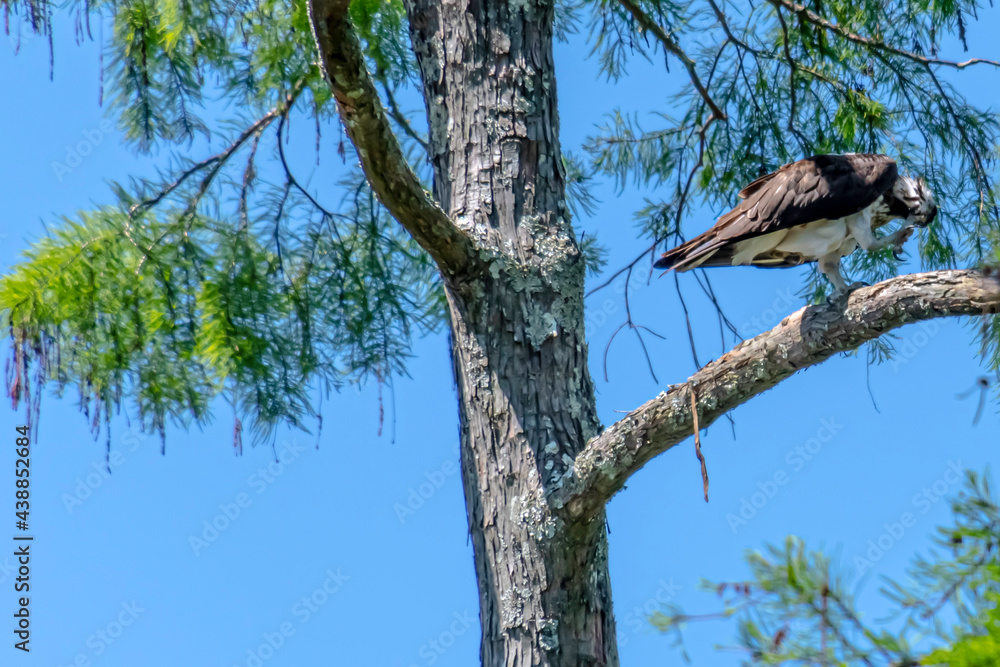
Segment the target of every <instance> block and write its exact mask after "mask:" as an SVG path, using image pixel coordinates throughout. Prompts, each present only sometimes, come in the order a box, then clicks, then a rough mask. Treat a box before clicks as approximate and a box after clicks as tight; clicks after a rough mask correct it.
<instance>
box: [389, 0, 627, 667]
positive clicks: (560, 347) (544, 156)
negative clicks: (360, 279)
mask: <svg viewBox="0 0 1000 667" xmlns="http://www.w3.org/2000/svg"><path fill="white" fill-rule="evenodd" d="M408 12H409V17H410V29H411V33H412V38H413V44H414V48H415V51H416V54H417V58H418V61H419V63H420V67H421V72H422V75H423V80H424V88H425V91H424V92H425V99H426V100H427V104H428V109H427V111H428V117H429V118H430V119H431V127H430V134H431V136H430V143H431V154H432V155H431V157H432V162H433V165H434V177H435V178H434V191H435V192H434V194H435V196H436V199H437V201H438V202H440V203H441V205H442V207H443V208H444V210H445V212H447V213H448V214H449V217H450V218H451V219H452V220H454V221H455V222H456V224H458V226H459V227H460V228H462V229H463V230H464V231H465V232H466V233H468V234H469V235H470V236H471V237H472V238H473V239H475V240H476V242H477V246H478V247H479V248H481V249H482V250H481V251H480V254H481V255H482V256H483V259H484V260H485V261H484V262H482V263H481V264H479V265H477V266H476V268H475V269H474V270H473V271H471V272H465V273H464V274H457V275H454V276H451V277H447V276H446V278H445V283H446V291H447V294H448V303H449V310H450V319H451V329H452V340H453V345H454V364H455V376H456V382H457V385H458V390H459V399H460V416H461V443H462V447H461V452H462V475H463V484H464V487H465V497H466V503H467V508H468V517H469V530H470V531H471V534H472V541H473V546H474V550H475V559H476V575H477V577H478V581H479V594H480V616H481V621H482V628H483V640H482V649H481V653H482V662H483V665H485V666H487V667H493V666H497V667H499V666H506V667H513V666H515V665H553V666H569V665H616V664H617V663H618V656H617V648H616V642H615V626H614V617H613V615H612V612H611V586H610V580H609V575H608V545H607V536H606V529H605V522H604V513H603V512H599V513H597V514H596V515H593V516H590V517H588V518H587V519H586V520H583V521H575V522H572V523H567V522H566V521H565V520H564V519H563V517H562V516H561V512H560V508H559V507H557V506H556V505H557V504H558V503H557V502H553V501H555V499H556V497H557V494H556V491H557V490H558V489H559V488H560V486H561V483H562V480H563V478H564V475H565V473H566V472H567V470H571V469H572V461H573V458H574V457H575V456H576V455H577V453H579V452H580V451H581V450H582V449H583V447H584V445H585V444H586V443H587V441H588V440H589V439H590V438H592V437H594V436H596V435H597V434H598V433H599V431H600V424H599V421H598V419H597V413H596V408H595V400H594V390H593V384H592V382H591V380H590V376H589V373H588V371H587V346H586V342H585V338H584V325H583V280H584V263H583V261H582V257H581V255H580V252H579V249H578V247H577V245H576V242H575V239H574V237H573V232H572V229H571V227H570V224H569V221H568V220H567V214H566V209H565V201H564V194H565V193H564V181H563V177H564V171H563V165H562V156H561V153H560V150H559V140H558V127H559V124H558V115H557V110H556V95H555V72H554V65H553V56H552V32H551V26H552V5H551V4H545V3H535V2H533V1H531V0H529V1H528V2H524V3H508V2H505V1H498V0H480V1H479V2H476V1H473V2H468V3H466V2H462V1H460V2H455V3H440V2H438V1H437V0H411V1H410V2H409V3H408Z"/></svg>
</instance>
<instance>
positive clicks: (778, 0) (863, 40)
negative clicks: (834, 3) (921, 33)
mask: <svg viewBox="0 0 1000 667" xmlns="http://www.w3.org/2000/svg"><path fill="white" fill-rule="evenodd" d="M768 2H770V3H771V4H772V5H774V6H775V7H776V8H777V7H784V8H785V9H789V10H791V11H793V12H795V13H797V14H798V15H799V16H801V17H802V18H804V19H805V20H806V21H809V22H810V23H812V24H814V25H818V26H820V27H821V28H825V29H826V30H829V31H830V32H832V33H834V34H837V35H840V36H841V37H843V38H844V39H846V40H848V41H849V42H854V43H855V44H861V45H863V46H866V47H868V48H870V49H877V50H879V51H884V52H886V53H892V54H894V55H897V56H902V57H903V58H907V59H908V60H912V61H914V62H918V63H921V64H923V65H943V66H945V67H953V68H955V69H965V68H966V67H970V66H972V65H979V64H983V65H992V66H993V67H1000V62H997V61H996V60H986V59H985V58H970V59H969V60H966V61H963V62H956V61H954V60H942V59H941V58H926V57H924V56H921V55H919V54H916V53H913V52H912V51H907V50H905V49H898V48H896V47H894V46H889V45H888V44H886V43H885V42H881V41H878V40H876V39H871V38H869V37H862V36H861V35H856V34H854V33H853V32H851V31H850V30H848V29H846V28H844V27H843V26H839V25H837V24H836V23H832V22H830V21H828V20H826V19H825V18H823V17H822V16H820V15H819V14H817V13H815V12H813V11H812V10H811V9H808V8H806V7H803V6H802V5H800V4H797V3H795V2H792V1H791V0H768Z"/></svg>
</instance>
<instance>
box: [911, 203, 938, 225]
mask: <svg viewBox="0 0 1000 667" xmlns="http://www.w3.org/2000/svg"><path fill="white" fill-rule="evenodd" d="M936 217H937V207H936V206H935V207H934V208H933V209H932V210H931V212H930V213H929V214H928V215H927V216H926V217H925V216H915V215H910V216H908V217H907V219H906V221H907V222H908V223H910V224H911V225H913V226H914V227H920V228H923V227H926V226H927V225H929V224H931V223H932V222H934V218H936Z"/></svg>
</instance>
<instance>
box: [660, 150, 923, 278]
mask: <svg viewBox="0 0 1000 667" xmlns="http://www.w3.org/2000/svg"><path fill="white" fill-rule="evenodd" d="M739 196H740V199H741V200H742V201H740V203H739V204H737V205H736V208H734V209H733V210H732V211H730V212H729V213H726V214H725V215H723V216H722V217H721V218H719V220H718V222H716V223H715V225H714V226H713V227H712V228H711V229H709V230H708V231H707V232H705V233H704V234H701V235H699V236H697V237H695V238H693V239H691V240H690V241H688V242H686V243H683V244H681V245H679V246H677V247H676V248H674V249H673V250H669V251H667V252H665V253H663V256H662V257H660V259H659V260H657V261H656V263H655V264H654V265H653V266H655V267H656V268H658V269H674V270H675V271H690V270H691V269H694V268H698V267H707V266H738V265H741V264H745V265H752V266H762V267H789V266H798V265H799V264H803V263H804V262H819V270H820V272H822V273H823V275H825V276H826V277H827V279H828V280H829V281H830V283H831V284H832V285H833V287H834V289H835V290H836V293H837V294H838V295H839V294H844V293H846V292H848V291H850V289H851V288H852V287H854V286H853V285H852V286H848V284H847V282H846V281H845V280H844V278H843V276H841V275H840V258H841V257H843V256H845V255H849V254H850V253H852V252H853V251H854V250H855V248H857V247H858V246H861V247H862V248H864V249H865V250H879V249H881V248H885V247H887V246H890V245H891V246H892V247H893V253H894V254H897V255H898V254H899V252H901V251H902V246H903V243H905V242H906V240H907V239H909V238H910V235H911V234H913V230H914V229H915V228H917V227H926V226H927V225H928V224H930V222H931V221H932V220H933V219H934V216H935V215H937V205H936V204H935V203H934V197H933V195H932V194H931V192H930V190H929V189H928V188H927V184H926V183H924V181H923V179H913V178H909V177H907V176H900V175H899V173H898V171H897V169H896V163H895V162H894V161H893V160H892V158H890V157H888V156H886V155H869V154H858V153H848V154H847V155H814V156H813V157H808V158H806V159H804V160H799V161H798V162H793V163H791V164H786V165H785V166H784V167H781V168H780V169H778V171H776V172H774V173H772V174H767V175H766V176H762V177H760V178H758V179H757V180H756V181H754V182H753V183H751V184H750V185H748V186H746V187H745V188H743V190H742V191H740V194H739ZM898 218H904V219H905V220H906V222H907V223H908V224H907V225H906V226H905V227H902V228H900V229H899V230H897V231H896V232H893V233H892V234H889V235H887V236H884V237H882V238H876V236H875V230H876V229H878V228H879V227H881V226H883V225H885V224H886V223H888V222H889V221H891V220H895V219H898Z"/></svg>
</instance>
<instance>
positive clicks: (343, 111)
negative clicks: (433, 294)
mask: <svg viewBox="0 0 1000 667" xmlns="http://www.w3.org/2000/svg"><path fill="white" fill-rule="evenodd" d="M349 5H350V0H310V2H309V18H310V21H311V23H312V28H313V34H314V36H315V37H316V43H317V46H318V48H319V52H320V55H321V58H322V61H323V70H324V72H325V74H326V77H327V81H328V82H329V83H330V88H331V89H332V91H333V96H334V99H336V100H337V107H338V109H339V110H340V117H341V119H342V120H343V122H344V127H345V128H346V129H347V134H348V136H349V137H350V138H351V141H352V142H353V143H354V146H355V148H356V149H357V152H358V155H359V156H360V158H361V166H362V168H363V169H364V171H365V176H367V178H368V182H369V183H371V186H372V189H373V190H374V191H375V194H376V195H377V196H378V198H379V200H380V201H381V202H382V204H384V205H385V207H386V208H387V209H388V210H389V212H390V213H391V214H392V216H393V217H394V218H395V219H396V220H397V221H398V222H399V223H400V224H401V225H403V227H405V228H406V230H407V231H408V232H409V233H410V234H411V235H412V236H413V238H414V239H416V241H417V243H419V244H420V245H421V246H422V247H423V248H424V250H426V251H427V252H428V253H430V255H431V257H433V258H434V260H435V261H436V262H437V264H438V267H439V268H440V269H441V270H442V271H443V272H444V273H445V274H447V275H455V274H457V273H459V272H461V271H462V270H463V269H465V268H466V267H467V266H468V265H469V263H470V262H471V261H472V260H473V258H474V257H475V254H474V248H473V244H472V241H471V240H470V239H469V237H468V236H467V235H466V234H465V233H464V232H462V231H461V230H460V229H459V228H458V227H457V226H455V224H454V223H453V222H452V221H451V219H450V218H449V217H448V215H447V214H446V213H445V212H444V211H443V210H442V209H441V207H440V206H438V205H437V203H436V202H434V200H433V199H432V198H431V196H430V195H429V194H428V193H427V192H426V191H425V190H424V189H423V187H421V185H420V181H419V179H417V176H416V174H414V173H413V170H411V169H410V166H409V164H408V163H407V162H406V158H405V157H404V156H403V152H402V150H401V149H400V147H399V142H398V140H397V139H396V136H395V135H394V134H393V132H392V127H391V126H390V124H389V121H388V119H387V117H386V114H385V110H384V109H383V108H382V104H381V102H379V96H378V93H377V91H376V90H375V85H374V83H373V82H372V79H371V76H370V74H369V73H368V69H367V67H366V66H365V58H364V53H363V52H362V50H361V44H360V43H359V41H358V37H357V35H356V34H355V32H354V28H353V26H352V25H351V21H350V18H349V16H348V13H347V9H348V6H349Z"/></svg>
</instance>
